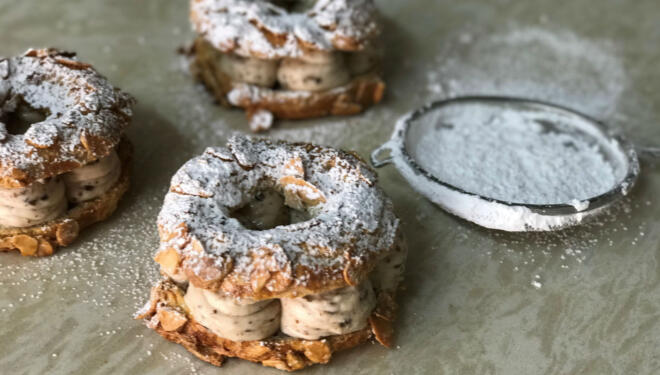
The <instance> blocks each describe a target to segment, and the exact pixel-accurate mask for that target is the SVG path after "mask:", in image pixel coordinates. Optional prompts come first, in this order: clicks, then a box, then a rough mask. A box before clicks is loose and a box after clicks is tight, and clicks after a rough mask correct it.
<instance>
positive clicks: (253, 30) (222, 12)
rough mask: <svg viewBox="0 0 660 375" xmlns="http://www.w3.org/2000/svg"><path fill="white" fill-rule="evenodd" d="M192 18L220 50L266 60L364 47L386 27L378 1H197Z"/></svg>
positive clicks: (191, 6) (195, 24) (191, 12)
mask: <svg viewBox="0 0 660 375" xmlns="http://www.w3.org/2000/svg"><path fill="white" fill-rule="evenodd" d="M190 18H191V21H192V23H193V27H194V29H195V31H196V32H197V33H198V34H200V35H201V36H203V37H204V39H206V40H207V41H208V42H209V43H211V44H212V45H213V46H214V47H215V48H217V49H218V50H220V51H222V52H224V53H230V52H231V53H234V54H237V55H240V56H244V57H256V58H260V59H280V58H285V57H290V58H299V57H302V56H303V55H306V54H307V53H309V52H313V51H324V52H331V51H344V52H355V51H360V50H362V49H364V48H365V47H366V46H367V45H368V44H369V43H370V42H371V40H373V39H374V38H375V37H376V36H377V35H378V34H379V32H380V25H379V21H378V16H377V12H376V8H375V6H374V3H373V1H372V0H317V1H309V0H306V1H305V0H297V1H292V0H280V1H265V0H262V1H249V0H191V3H190Z"/></svg>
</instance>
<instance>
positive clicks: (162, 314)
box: [156, 306, 188, 332]
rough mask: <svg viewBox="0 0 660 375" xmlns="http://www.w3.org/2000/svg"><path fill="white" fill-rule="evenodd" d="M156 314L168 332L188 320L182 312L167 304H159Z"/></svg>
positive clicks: (176, 328) (181, 325)
mask: <svg viewBox="0 0 660 375" xmlns="http://www.w3.org/2000/svg"><path fill="white" fill-rule="evenodd" d="M156 315H157V316H158V320H159V321H160V325H161V327H163V329H164V330H165V331H168V332H171V331H176V330H178V329H179V328H181V327H183V325H184V324H186V322H187V321H188V318H187V317H186V316H185V315H184V314H182V313H181V312H179V311H177V310H176V309H173V308H171V307H168V306H159V307H158V308H157V312H156Z"/></svg>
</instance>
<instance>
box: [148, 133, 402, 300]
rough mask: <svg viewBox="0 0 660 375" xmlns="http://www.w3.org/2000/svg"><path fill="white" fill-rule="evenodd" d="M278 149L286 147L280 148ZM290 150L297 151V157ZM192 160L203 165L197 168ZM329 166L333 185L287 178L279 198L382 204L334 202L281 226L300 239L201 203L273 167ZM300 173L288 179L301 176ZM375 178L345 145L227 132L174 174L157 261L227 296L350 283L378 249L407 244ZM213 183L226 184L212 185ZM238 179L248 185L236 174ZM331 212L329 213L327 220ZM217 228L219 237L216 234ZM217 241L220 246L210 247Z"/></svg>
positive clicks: (301, 292)
mask: <svg viewBox="0 0 660 375" xmlns="http://www.w3.org/2000/svg"><path fill="white" fill-rule="evenodd" d="M283 150H286V153H285V154H282V153H281V151H283ZM276 154H277V155H279V156H276ZM284 155H286V156H284ZM292 155H296V157H297V158H300V159H301V160H299V161H295V158H293V157H291V156H292ZM302 160H304V163H303V161H302ZM266 163H268V165H277V166H287V170H288V172H286V173H290V174H288V175H287V174H286V173H285V174H281V173H279V172H277V173H276V172H273V171H272V170H271V169H269V168H270V167H267V166H266ZM297 164H300V165H298V167H299V168H298V167H296V165H297ZM302 164H304V168H303V166H302ZM200 168H204V169H203V173H202V175H200V172H199V171H200ZM245 169H249V170H251V171H252V172H253V174H251V175H250V176H251V177H250V178H247V179H246V178H243V177H242V176H243V172H244V170H245ZM331 169H332V173H333V175H335V176H336V179H337V183H338V184H340V185H342V186H341V187H338V188H333V189H330V188H329V187H328V186H327V184H326V185H320V184H319V185H318V186H316V187H314V188H313V189H312V188H309V186H307V185H305V186H307V187H308V188H306V189H304V190H305V191H306V193H305V194H307V193H313V194H312V195H311V196H305V194H302V192H301V191H298V192H295V189H294V190H292V191H291V192H288V193H287V187H286V186H277V187H275V188H276V189H280V188H283V189H284V194H283V195H284V198H285V199H288V200H289V203H292V201H293V202H294V203H301V204H308V203H314V202H316V201H318V200H320V199H321V197H324V198H323V199H327V200H329V201H331V202H335V203H332V206H331V207H338V204H339V201H342V202H343V203H346V201H345V200H343V198H342V199H340V198H338V197H339V196H342V197H346V199H351V200H353V199H355V201H354V202H355V203H350V204H346V206H350V207H360V206H359V205H360V204H365V202H380V203H377V204H376V203H374V204H373V205H372V204H370V203H369V204H365V206H366V207H381V208H378V210H379V211H378V212H373V216H372V215H370V214H367V212H370V211H365V210H355V211H352V213H351V214H350V215H349V214H347V213H346V212H347V211H345V212H344V213H339V212H338V211H332V210H334V209H332V210H331V211H332V213H330V214H328V215H324V216H323V217H322V218H316V219H314V220H310V221H308V222H307V224H306V225H298V226H295V227H291V228H289V229H290V230H289V231H288V232H287V233H292V235H291V236H292V238H301V239H300V240H298V239H295V240H290V241H282V237H281V232H278V231H274V232H273V231H271V232H253V231H245V230H243V229H241V228H237V227H234V226H229V225H227V223H228V222H229V221H228V220H227V219H225V217H226V216H225V215H226V214H225V213H224V212H223V211H222V210H220V209H219V208H218V206H212V207H210V208H208V209H207V208H206V207H207V206H205V205H206V204H207V203H209V202H213V204H214V205H215V204H225V203H224V202H232V199H234V198H233V197H235V195H234V194H233V193H231V194H229V193H228V192H232V191H234V190H233V187H234V186H238V184H239V181H246V180H249V181H254V182H258V181H266V178H271V177H268V176H271V174H272V179H273V181H274V183H276V182H278V181H281V180H282V179H283V178H282V177H291V178H284V180H285V181H290V182H299V180H298V177H295V176H296V175H297V176H300V175H301V171H302V172H303V174H307V175H308V177H310V178H311V177H312V176H315V175H317V174H319V175H324V174H328V176H330V175H331V174H330V172H331V171H330V170H331ZM263 173H268V174H263ZM333 178H334V177H333ZM317 180H318V181H320V180H322V179H321V178H319V179H317ZM310 181H311V180H310ZM301 183H302V182H299V183H298V184H292V186H301V185H300V184H301ZM375 184H376V175H375V173H374V172H373V171H372V170H371V169H369V168H368V166H367V165H366V164H364V163H363V162H362V161H361V160H359V159H358V158H356V157H355V156H353V155H352V154H349V153H345V152H343V151H338V150H333V149H330V148H327V147H321V146H315V145H311V144H305V143H299V144H291V143H287V142H283V141H280V142H276V141H268V140H258V139H255V138H245V137H234V138H231V139H230V140H229V143H228V147H227V149H226V150H223V149H212V150H210V151H209V150H207V152H206V153H204V154H203V155H202V156H200V157H198V158H194V159H192V160H191V161H189V162H188V163H186V164H185V165H184V166H183V167H182V168H181V169H180V170H179V171H178V172H177V174H176V175H175V177H173V179H172V186H171V188H170V192H169V193H168V195H167V196H166V198H165V204H164V205H163V209H162V210H161V213H160V215H159V220H158V227H159V234H160V239H161V245H160V247H159V250H158V252H157V253H156V254H155V261H156V262H158V263H159V264H160V265H161V269H162V270H163V271H164V272H165V273H166V274H167V275H170V276H172V277H174V278H176V279H177V280H187V281H189V282H190V283H192V284H193V285H195V286H197V287H199V288H202V289H208V290H212V291H219V290H220V291H222V293H224V294H226V295H229V296H232V297H235V298H250V299H253V300H262V299H271V298H281V297H301V296H305V295H308V294H318V293H322V292H325V291H330V290H334V289H338V288H341V287H344V286H347V285H357V284H359V283H360V282H361V281H363V280H365V279H366V278H367V276H368V275H369V274H370V273H371V272H372V270H373V269H374V267H376V266H377V264H378V262H379V260H380V259H382V258H383V257H386V256H387V255H388V254H393V253H394V252H396V250H397V249H398V248H399V247H401V246H405V245H403V244H402V242H403V239H402V238H401V236H400V226H399V221H398V219H397V218H396V216H395V215H394V212H393V208H392V205H391V201H390V200H389V199H387V197H386V196H385V195H384V193H383V192H382V190H380V189H379V188H378V187H377V186H375ZM218 186H225V188H223V189H219V190H215V189H217V187H218ZM240 189H247V190H249V189H252V188H251V187H248V186H246V185H245V184H243V185H241V186H240ZM332 190H334V191H332ZM278 191H281V190H278ZM348 191H350V192H351V193H350V194H348V193H347V192H348ZM294 192H295V193H294ZM225 194H226V195H225ZM300 194H302V195H300ZM211 196H213V197H214V198H213V200H212V201H211V200H209V199H208V197H211ZM246 197H247V196H246ZM355 197H360V198H359V199H356V198H355ZM232 204H234V205H236V204H237V203H232ZM293 205H294V206H295V204H293ZM334 214H336V215H339V216H336V215H334ZM330 217H334V218H335V219H337V220H335V219H333V220H332V222H330V221H326V218H330ZM357 217H360V219H359V220H358V219H356V218H357ZM344 219H345V220H344ZM339 221H342V223H341V224H339ZM358 222H359V223H362V222H370V223H369V224H367V225H366V227H369V228H370V229H369V230H364V228H365V227H364V226H360V227H359V228H358V227H355V226H352V224H353V223H358ZM340 228H344V229H341V230H340ZM280 229H283V228H280ZM278 233H279V234H278ZM243 235H246V236H247V237H242V236H243ZM262 236H265V237H262ZM217 238H225V239H226V240H225V241H222V242H216V239H217ZM242 238H245V240H244V241H243V240H242ZM321 239H322V240H321ZM220 243H221V244H222V245H220V246H222V248H217V247H215V246H218V245H219V244H220ZM257 243H258V244H259V245H258V246H257ZM225 249H226V250H227V251H225ZM254 255H258V256H254ZM330 260H332V261H330ZM260 263H263V264H260Z"/></svg>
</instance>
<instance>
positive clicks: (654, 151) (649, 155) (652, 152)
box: [635, 145, 660, 162]
mask: <svg viewBox="0 0 660 375" xmlns="http://www.w3.org/2000/svg"><path fill="white" fill-rule="evenodd" d="M635 149H637V152H638V153H639V156H640V158H642V159H644V160H647V161H651V162H658V161H660V147H653V146H639V145H637V146H636V147H635Z"/></svg>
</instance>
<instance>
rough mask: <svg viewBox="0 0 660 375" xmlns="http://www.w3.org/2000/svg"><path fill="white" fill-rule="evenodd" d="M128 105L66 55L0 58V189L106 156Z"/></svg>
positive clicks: (42, 52) (36, 52) (45, 52)
mask: <svg viewBox="0 0 660 375" xmlns="http://www.w3.org/2000/svg"><path fill="white" fill-rule="evenodd" d="M133 104H134V100H133V99H132V98H131V97H130V96H129V95H128V94H126V93H123V92H121V91H120V90H118V89H116V88H114V87H113V86H112V85H111V84H110V83H109V82H108V81H107V79H106V78H105V77H103V76H102V75H100V74H99V73H98V72H97V71H96V70H94V68H92V67H91V65H89V64H86V63H82V62H80V61H78V60H77V59H76V57H75V54H73V53H67V52H62V51H58V50H55V49H32V50H28V51H27V52H26V53H25V54H23V55H21V56H18V57H12V58H0V187H2V188H19V187H25V186H28V185H30V184H33V183H34V182H38V181H43V180H44V179H47V178H50V177H53V176H57V175H60V174H64V173H66V172H70V171H72V170H74V169H76V168H79V167H81V166H84V165H86V164H88V163H91V162H94V161H96V160H99V159H102V158H104V157H107V156H109V155H111V153H113V150H115V149H116V147H117V145H118V144H119V142H120V140H121V139H122V134H123V133H124V130H125V128H126V127H127V126H128V125H129V123H130V118H131V115H132V106H133ZM21 123H22V124H23V125H20V124H21ZM16 124H19V125H16ZM21 126H23V129H17V128H16V127H21Z"/></svg>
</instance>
